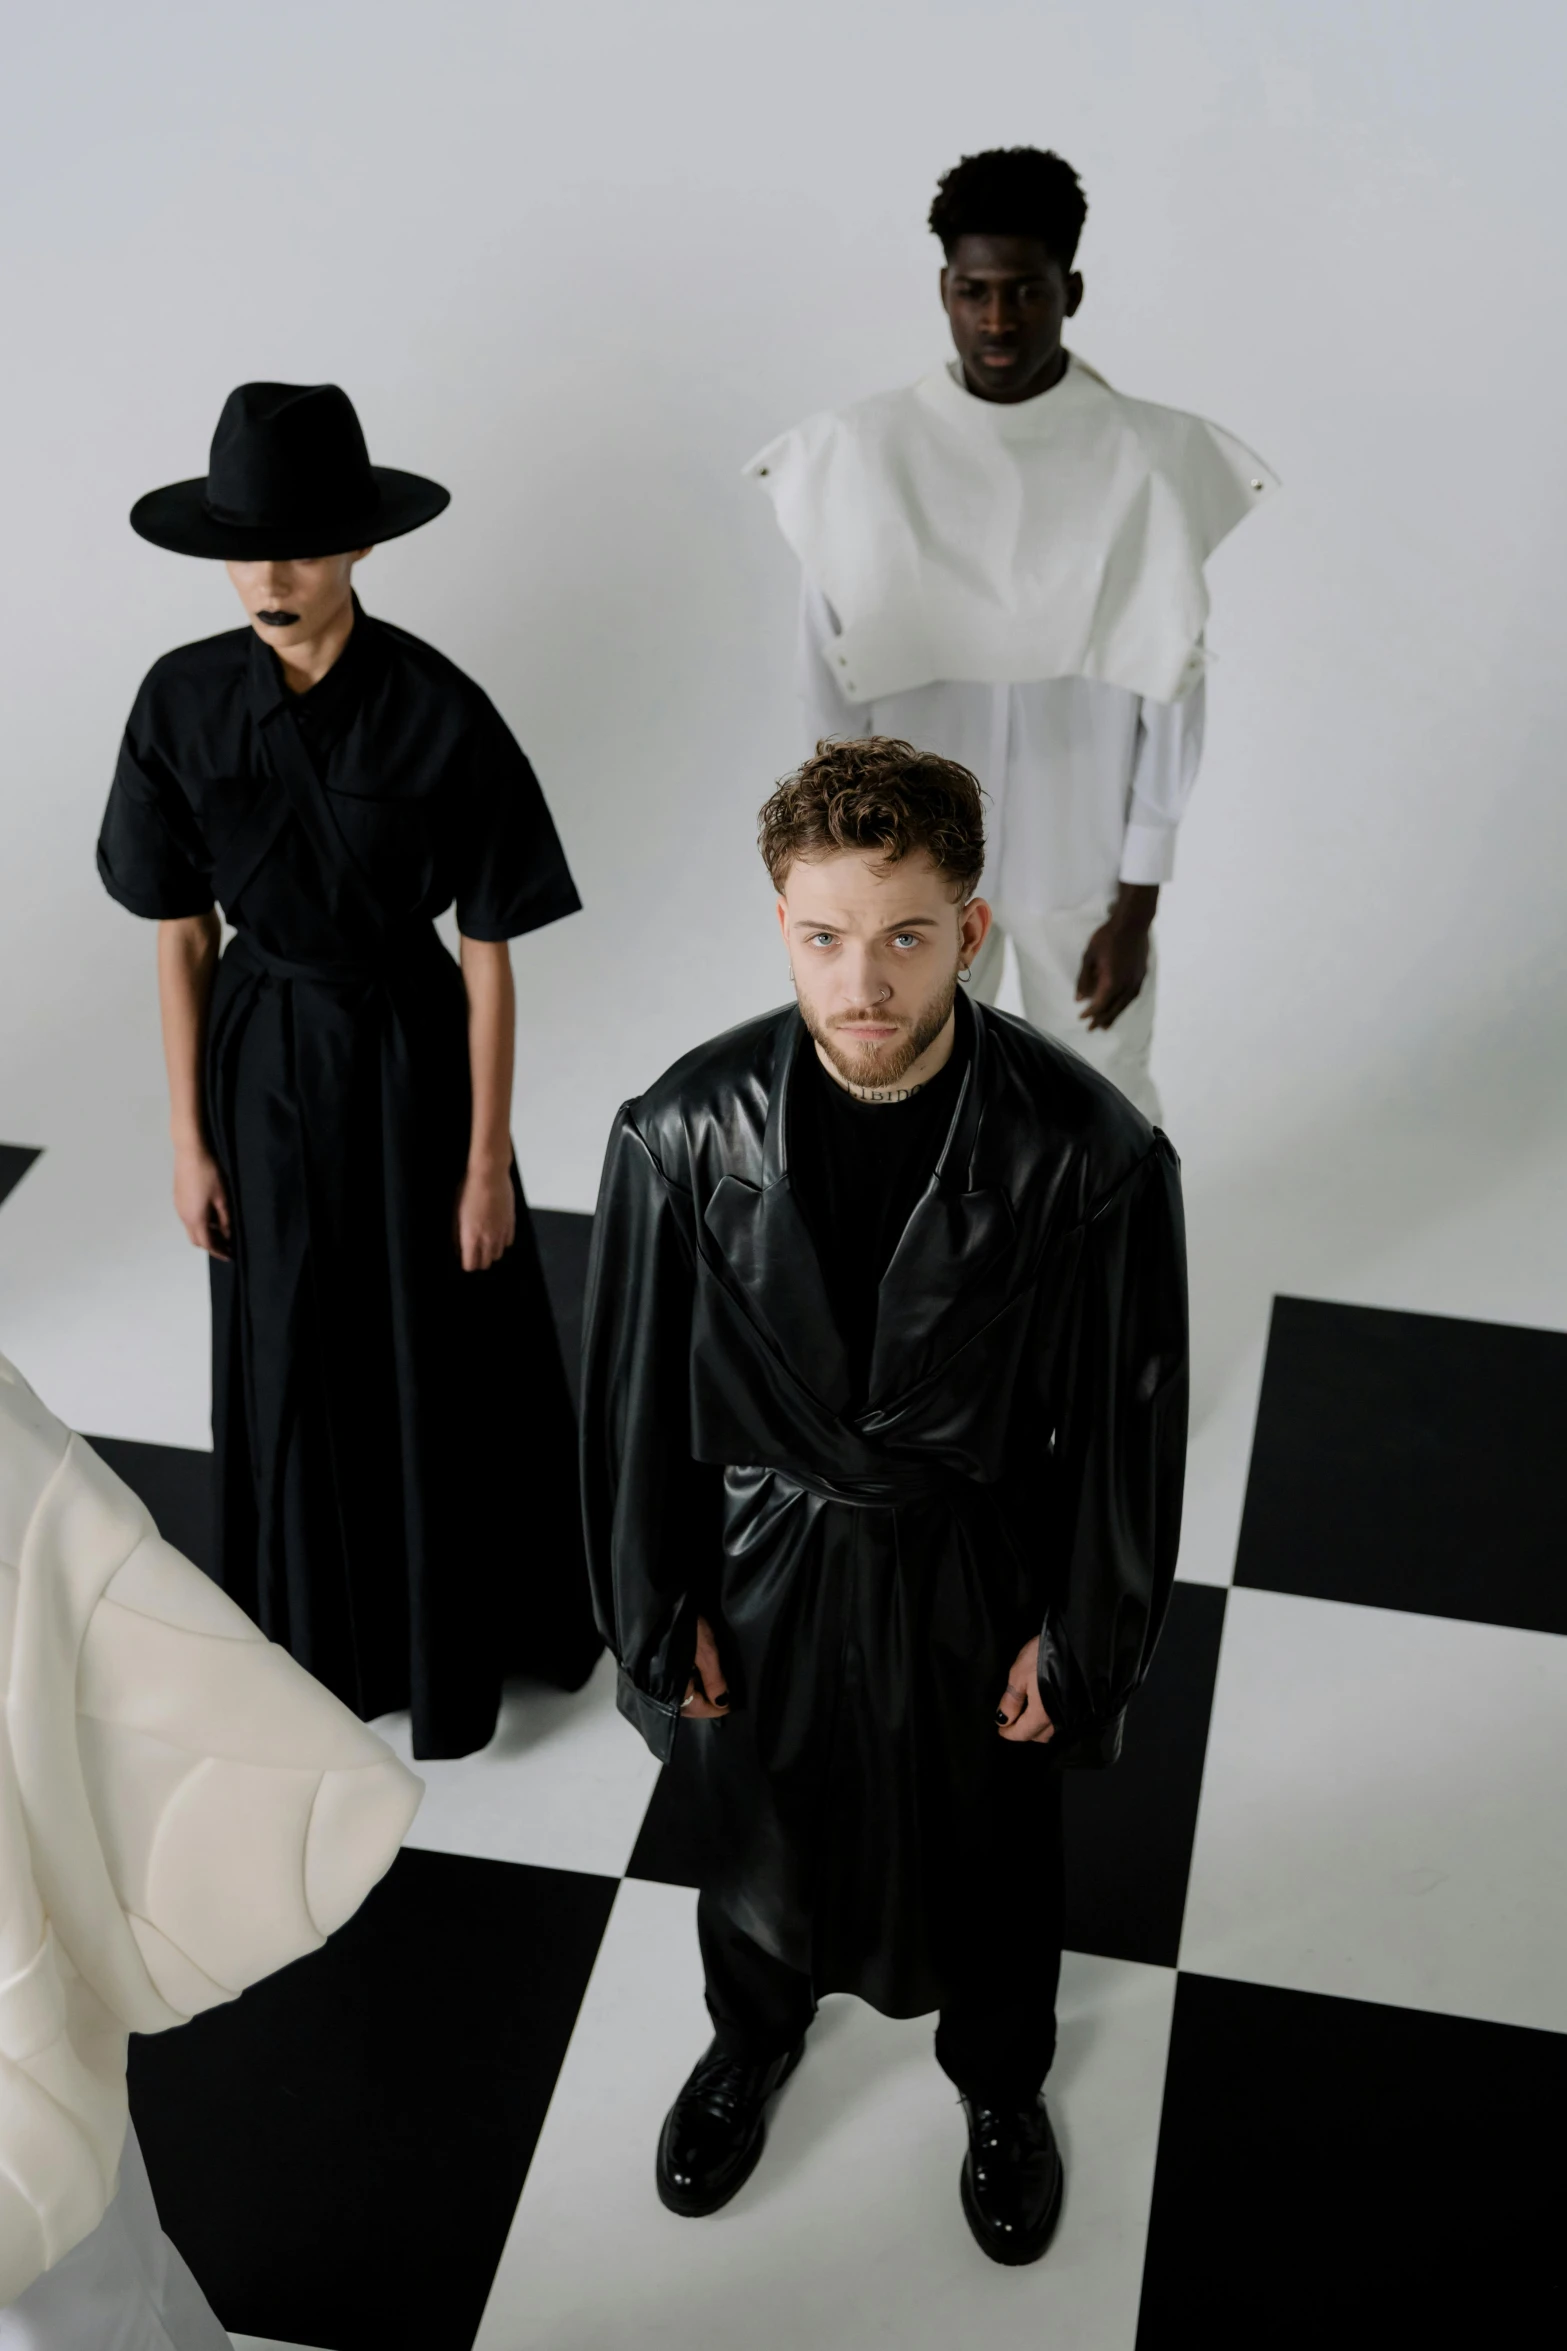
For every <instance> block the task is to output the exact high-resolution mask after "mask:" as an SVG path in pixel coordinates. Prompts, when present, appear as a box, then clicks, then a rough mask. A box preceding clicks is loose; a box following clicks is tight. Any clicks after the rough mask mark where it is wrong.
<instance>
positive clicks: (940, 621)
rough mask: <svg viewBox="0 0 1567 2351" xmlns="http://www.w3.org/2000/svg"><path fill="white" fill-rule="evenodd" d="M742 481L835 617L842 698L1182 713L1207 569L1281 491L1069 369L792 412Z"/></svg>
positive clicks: (941, 372) (1139, 403)
mask: <svg viewBox="0 0 1567 2351" xmlns="http://www.w3.org/2000/svg"><path fill="white" fill-rule="evenodd" d="M745 470H746V472H747V474H748V475H750V476H751V477H752V478H754V479H755V480H757V481H759V482H760V483H761V485H762V487H763V489H764V490H765V491H766V492H767V493H768V495H769V496H770V497H771V499H772V501H773V508H774V511H775V513H776V514H777V517H778V522H779V527H780V528H781V530H782V531H783V535H784V537H785V538H786V539H787V540H788V542H789V545H790V546H791V547H792V548H793V549H794V552H795V554H796V555H797V556H798V557H799V559H800V562H801V564H802V566H803V567H804V570H805V572H806V575H807V577H808V578H809V579H811V580H812V581H813V582H814V583H815V585H816V586H817V587H818V588H819V589H820V590H821V591H822V593H823V595H825V596H826V598H827V600H828V602H829V603H830V604H831V606H832V608H833V611H834V612H835V613H836V615H837V618H838V623H839V627H840V629H841V631H842V634H841V635H840V636H839V637H838V639H837V640H836V642H835V643H833V644H832V645H831V646H829V647H828V649H827V651H826V653H825V655H824V658H825V659H826V660H827V662H828V663H829V665H830V667H831V669H832V672H833V676H834V678H835V680H836V682H837V684H838V686H839V688H840V690H841V691H842V692H843V693H844V694H846V695H847V696H848V697H849V699H850V700H851V701H853V702H873V701H876V700H878V699H880V697H881V696H883V695H886V694H899V693H903V692H905V691H906V690H907V689H908V688H910V687H914V686H927V685H933V684H935V683H936V682H937V681H938V680H957V679H963V680H970V681H979V682H983V683H988V684H994V685H1002V684H1006V685H1022V684H1026V683H1030V682H1032V681H1036V680H1042V679H1047V678H1065V677H1085V678H1097V679H1100V680H1102V681H1104V682H1105V683H1106V684H1109V685H1116V686H1125V687H1127V688H1129V689H1130V690H1131V692H1133V693H1135V694H1141V695H1144V696H1146V697H1148V698H1149V699H1150V700H1152V701H1155V702H1174V701H1178V700H1179V698H1180V697H1181V695H1182V694H1184V693H1185V692H1186V691H1187V689H1188V688H1189V687H1190V686H1191V685H1193V684H1194V683H1195V682H1196V680H1197V678H1198V677H1199V676H1200V675H1201V673H1202V667H1203V660H1204V652H1203V643H1202V634H1203V626H1204V623H1205V621H1206V620H1207V616H1208V590H1207V584H1206V582H1205V581H1204V578H1203V565H1204V563H1205V562H1206V561H1207V559H1208V557H1209V556H1210V555H1211V554H1212V552H1213V550H1214V548H1215V547H1217V545H1218V544H1219V541H1220V540H1221V539H1223V538H1224V537H1225V536H1226V535H1227V533H1228V532H1230V531H1232V530H1233V529H1234V527H1235V525H1236V524H1237V523H1238V522H1239V521H1240V520H1241V518H1242V517H1243V516H1244V515H1246V514H1249V513H1250V511H1251V509H1252V508H1253V507H1254V506H1257V505H1260V504H1261V502H1262V500H1263V499H1264V498H1265V497H1266V496H1267V495H1268V494H1269V492H1270V491H1272V490H1273V489H1275V488H1276V487H1277V483H1276V480H1275V477H1274V476H1273V474H1271V473H1270V472H1269V470H1268V468H1267V467H1266V466H1265V465H1264V464H1263V463H1262V462H1261V460H1260V459H1259V458H1257V457H1255V456H1254V455H1253V454H1252V452H1251V451H1250V450H1249V449H1247V448H1245V447H1244V446H1243V444H1242V443H1241V442H1239V441H1237V440H1235V439H1234V438H1233V437H1232V436H1231V435H1230V434H1229V433H1227V432H1225V431H1223V430H1222V429H1221V427H1220V426H1218V425H1214V424H1208V423H1207V422H1206V421H1205V420H1204V419H1203V418H1202V417H1200V416H1187V415H1185V414H1184V413H1183V412H1182V411H1181V410H1180V409H1178V408H1160V407H1156V406H1155V405H1154V404H1153V403H1152V402H1151V401H1147V400H1128V399H1127V398H1125V397H1124V395H1123V394H1121V393H1120V392H1116V391H1112V389H1111V387H1110V386H1109V385H1108V384H1107V383H1106V382H1105V380H1104V378H1103V377H1102V376H1100V375H1097V374H1096V373H1095V372H1094V370H1093V369H1092V368H1091V367H1089V366H1087V365H1086V364H1085V362H1084V361H1082V360H1081V359H1078V358H1076V357H1074V358H1073V359H1072V361H1071V364H1070V365H1069V367H1068V369H1067V372H1066V374H1065V375H1064V376H1063V377H1062V379H1061V381H1060V382H1059V383H1058V384H1057V385H1056V386H1055V387H1054V389H1053V390H1051V391H1049V392H1044V393H1041V394H1040V395H1039V396H1038V397H1037V398H1036V399H1032V400H1022V401H1018V402H1016V403H1011V404H1008V403H1005V402H1001V401H994V400H981V399H978V398H977V397H976V396H975V395H974V394H973V393H972V392H970V391H968V390H967V389H966V388H965V387H964V386H963V385H962V384H961V383H960V382H957V381H955V380H954V377H953V375H952V373H950V372H949V370H948V369H946V368H938V369H937V370H936V372H935V373H934V374H933V375H928V376H926V377H924V378H923V379H922V381H921V382H919V383H917V384H914V385H912V386H910V387H909V388H907V389H905V390H903V391H898V392H882V393H878V394H877V395H876V396H875V397H874V398H873V399H870V400H861V401H858V402H856V403H855V405H854V406H853V407H851V408H846V409H843V410H841V411H839V412H837V413H831V412H825V411H824V412H823V413H822V414H820V415H817V416H812V417H808V418H807V419H806V421H805V423H804V424H801V425H796V426H795V428H794V429H793V431H792V432H787V433H783V434H781V435H780V436H779V438H778V439H777V440H776V441H772V442H770V443H769V444H768V446H767V447H766V448H765V449H763V450H762V451H761V452H760V454H759V455H758V456H756V457H754V458H752V460H751V462H750V464H749V465H748V466H747V467H746V469H745Z"/></svg>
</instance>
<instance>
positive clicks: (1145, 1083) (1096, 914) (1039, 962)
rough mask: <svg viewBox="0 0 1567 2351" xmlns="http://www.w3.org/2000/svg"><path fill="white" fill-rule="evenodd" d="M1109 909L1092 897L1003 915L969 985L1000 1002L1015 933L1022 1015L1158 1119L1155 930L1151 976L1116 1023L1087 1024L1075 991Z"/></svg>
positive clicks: (989, 1000) (1150, 947) (1146, 1114)
mask: <svg viewBox="0 0 1567 2351" xmlns="http://www.w3.org/2000/svg"><path fill="white" fill-rule="evenodd" d="M1109 911H1110V904H1109V900H1108V899H1105V898H1094V899H1091V900H1090V902H1089V903H1088V904H1087V905H1086V906H1068V907H1063V908H1061V909H1060V910H1059V911H1058V912H1056V913H1053V914H1031V915H1028V916H1026V917H1025V918H1024V919H1023V920H1021V921H1019V922H1015V923H1013V924H1012V926H1011V928H1010V929H1009V930H1007V931H1005V932H1004V931H1003V930H1002V928H1001V925H1000V923H999V922H998V923H993V924H992V925H991V929H990V935H989V937H988V938H987V939H986V941H985V944H984V946H983V947H982V948H981V949H980V951H979V953H978V955H976V957H975V958H974V978H973V983H972V985H973V989H974V993H975V995H976V996H977V997H979V999H980V1001H981V1002H982V1003H984V1004H993V1003H994V1002H995V999H996V992H997V990H998V989H999V988H1000V986H1001V978H1002V971H1003V957H1004V955H1005V950H1006V943H1007V940H1008V939H1009V938H1010V939H1011V941H1012V952H1013V953H1014V955H1015V956H1016V957H1017V971H1018V980H1019V982H1020V984H1021V987H1022V992H1023V1013H1024V1017H1025V1018H1026V1019H1027V1020H1029V1021H1031V1022H1032V1024H1033V1026H1034V1027H1035V1028H1036V1029H1039V1030H1040V1031H1041V1032H1042V1033H1043V1034H1044V1035H1045V1036H1047V1037H1053V1038H1054V1039H1055V1041H1056V1043H1057V1044H1058V1045H1070V1046H1071V1048H1072V1050H1073V1052H1074V1053H1080V1054H1081V1055H1082V1057H1083V1059H1084V1060H1085V1061H1086V1062H1087V1063H1088V1064H1089V1066H1090V1067H1091V1068H1093V1069H1097V1070H1098V1071H1099V1072H1100V1074H1101V1075H1102V1076H1104V1077H1107V1078H1109V1079H1111V1080H1112V1082H1113V1083H1114V1084H1116V1085H1118V1086H1119V1087H1120V1089H1121V1091H1122V1093H1123V1094H1124V1095H1125V1096H1126V1098H1127V1100H1128V1101H1129V1102H1131V1103H1134V1104H1135V1105H1136V1107H1137V1108H1138V1109H1139V1110H1140V1111H1141V1112H1142V1114H1143V1116H1144V1118H1146V1119H1149V1120H1151V1121H1152V1123H1153V1124H1154V1125H1155V1126H1158V1125H1160V1124H1161V1122H1162V1113H1161V1111H1160V1107H1159V1093H1158V1089H1157V1087H1156V1086H1155V1085H1154V1082H1153V1079H1152V1078H1151V1077H1150V1076H1149V1074H1148V1056H1149V1052H1150V1050H1151V1049H1152V1046H1153V1015H1154V995H1155V982H1156V979H1157V970H1156V964H1155V955H1156V950H1155V947H1154V942H1153V940H1152V938H1150V939H1149V941H1148V976H1147V978H1146V979H1145V980H1144V981H1143V984H1142V987H1141V988H1140V989H1139V991H1138V993H1137V994H1136V995H1135V996H1134V997H1133V999H1132V1001H1131V1003H1130V1004H1129V1005H1128V1006H1127V1008H1126V1010H1125V1011H1124V1012H1123V1013H1122V1014H1121V1017H1120V1019H1119V1020H1117V1021H1116V1022H1115V1023H1114V1024H1113V1026H1112V1027H1110V1028H1107V1029H1090V1028H1089V1026H1088V1024H1087V1022H1086V1021H1085V1020H1084V1019H1083V1018H1082V1010H1083V1008H1082V1006H1081V1005H1080V1004H1079V1003H1078V1001H1077V997H1076V993H1075V991H1076V988H1077V975H1078V973H1079V971H1080V970H1081V969H1082V964H1083V950H1084V948H1085V947H1086V946H1087V945H1088V942H1089V940H1090V939H1091V938H1092V937H1093V935H1094V933H1095V931H1096V930H1098V928H1099V925H1100V924H1101V923H1102V922H1103V921H1104V919H1105V917H1106V916H1107V914H1108V913H1109Z"/></svg>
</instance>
